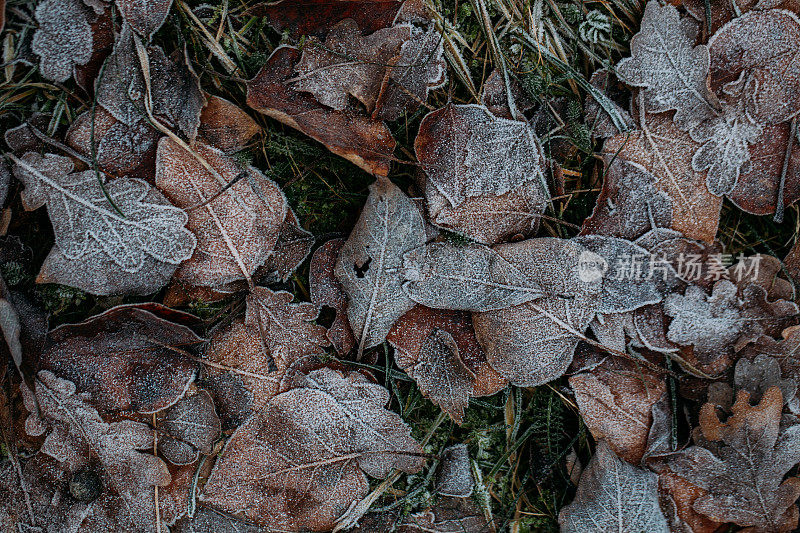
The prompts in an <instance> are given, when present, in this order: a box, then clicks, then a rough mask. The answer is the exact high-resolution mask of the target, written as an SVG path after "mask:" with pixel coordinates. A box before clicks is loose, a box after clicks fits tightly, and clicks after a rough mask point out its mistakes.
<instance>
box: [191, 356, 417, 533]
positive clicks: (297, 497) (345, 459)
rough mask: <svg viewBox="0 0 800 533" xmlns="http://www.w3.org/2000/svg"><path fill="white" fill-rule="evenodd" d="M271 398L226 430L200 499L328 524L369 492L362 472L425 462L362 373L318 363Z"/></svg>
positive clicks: (286, 524)
mask: <svg viewBox="0 0 800 533" xmlns="http://www.w3.org/2000/svg"><path fill="white" fill-rule="evenodd" d="M296 382H297V383H296V385H295V388H293V389H291V390H289V391H287V392H284V393H281V394H279V395H278V396H275V397H274V398H272V399H271V400H270V401H269V403H268V404H267V405H266V407H265V408H264V409H263V410H262V411H260V412H259V413H258V414H257V415H255V416H253V417H252V418H250V419H249V420H248V421H247V422H246V423H245V424H244V425H243V426H242V427H240V428H239V429H238V430H236V432H235V433H234V434H233V435H232V436H231V438H230V440H229V441H228V443H227V444H226V446H225V448H224V450H223V452H222V456H221V457H220V459H219V460H218V461H217V464H216V465H215V466H214V470H213V472H212V473H211V477H210V478H209V480H208V482H207V483H206V485H205V488H204V489H203V495H202V499H203V500H204V501H206V502H207V503H209V504H211V505H213V506H214V507H217V508H220V509H222V510H225V511H228V512H232V513H241V514H243V515H244V516H246V517H247V518H249V519H251V520H254V521H255V522H257V523H258V524H260V525H263V526H266V527H269V528H274V529H282V530H287V531H302V530H312V531H325V530H328V529H332V528H333V527H334V525H335V523H336V519H337V518H339V517H340V516H341V515H342V514H344V513H345V512H346V511H347V510H348V509H349V508H350V506H351V505H352V504H354V503H356V502H357V501H359V500H360V499H361V498H363V497H364V496H366V494H367V492H368V491H369V485H368V483H367V478H366V475H365V474H369V475H370V476H373V477H377V478H383V477H385V476H387V475H388V474H389V473H390V472H391V470H392V469H393V468H399V469H401V470H404V471H406V472H416V471H418V470H419V469H420V468H421V467H422V460H421V458H420V457H419V454H420V453H421V452H422V449H421V447H420V446H419V444H417V443H416V441H414V440H413V439H412V438H411V437H410V429H409V428H408V427H407V426H406V425H405V424H404V423H403V422H402V420H401V419H400V417H399V416H397V415H396V414H395V413H392V412H391V411H387V410H385V409H384V408H383V406H384V405H385V404H386V403H387V402H388V400H389V392H388V391H387V390H386V389H384V388H383V387H381V386H380V385H377V384H374V383H371V382H370V381H369V380H367V378H365V377H364V375H362V374H360V373H350V374H348V375H344V374H342V373H340V372H337V371H334V370H330V369H326V368H323V369H320V370H316V371H313V372H311V373H310V374H308V375H307V376H303V375H299V376H298V377H297V380H296Z"/></svg>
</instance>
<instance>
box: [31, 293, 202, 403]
mask: <svg viewBox="0 0 800 533" xmlns="http://www.w3.org/2000/svg"><path fill="white" fill-rule="evenodd" d="M151 311H152V312H151ZM165 312H166V308H165V307H162V306H160V305H158V304H150V305H146V304H144V305H142V306H141V307H140V306H137V305H135V304H134V305H121V306H118V307H114V308H112V309H109V310H108V311H106V312H105V313H102V314H100V315H97V316H95V317H92V318H90V319H89V320H87V321H85V322H81V323H79V324H68V325H63V326H60V327H58V328H56V329H54V330H53V331H51V332H50V334H49V335H48V342H47V346H46V348H45V350H43V351H42V354H41V356H40V360H39V367H40V368H41V369H42V370H49V371H51V372H53V373H54V374H55V375H57V376H58V377H60V378H63V379H68V380H70V381H72V382H73V383H74V384H75V386H76V387H77V390H78V391H80V392H82V393H87V394H88V397H87V399H88V400H90V401H91V402H92V404H93V405H94V406H95V407H97V408H99V409H101V410H103V411H108V412H119V411H136V412H142V413H152V412H155V411H159V410H161V409H165V408H166V407H169V406H170V405H173V404H174V403H175V402H177V401H178V399H179V398H181V397H182V396H183V395H184V394H185V393H186V390H187V389H188V387H189V385H190V384H191V383H192V382H193V381H194V379H195V376H196V374H197V364H196V363H195V362H194V361H193V360H192V359H191V357H190V355H188V354H186V351H188V350H190V349H191V347H192V346H194V345H198V344H200V343H201V342H202V341H203V339H202V338H200V337H198V336H197V335H196V334H195V333H194V332H193V331H192V330H191V329H189V328H188V327H186V326H182V325H180V324H176V323H174V322H170V321H168V320H166V319H165V318H162V317H161V316H159V314H163V313H165ZM169 312H170V313H178V315H180V316H185V315H183V313H179V312H177V311H171V310H169ZM156 313H158V314H156ZM167 316H169V315H167ZM176 348H179V349H180V350H181V351H178V350H176Z"/></svg>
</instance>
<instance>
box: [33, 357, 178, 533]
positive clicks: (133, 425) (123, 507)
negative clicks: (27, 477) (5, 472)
mask: <svg viewBox="0 0 800 533" xmlns="http://www.w3.org/2000/svg"><path fill="white" fill-rule="evenodd" d="M36 398H37V402H38V404H39V411H40V413H41V415H42V416H43V417H44V418H45V420H46V421H47V423H48V425H49V426H50V432H49V433H48V435H47V438H46V439H45V441H44V444H42V447H41V449H40V451H39V453H41V454H43V455H47V456H50V457H52V458H53V459H55V460H56V461H58V462H59V465H60V467H61V468H62V469H63V470H65V471H67V472H69V473H70V474H72V475H74V474H75V473H76V472H80V471H85V470H89V471H91V472H93V475H94V476H96V477H97V478H98V479H99V480H100V482H101V484H102V492H101V495H100V497H99V499H95V500H94V502H93V503H92V504H91V505H90V506H88V508H87V509H86V511H87V512H86V514H85V515H83V520H82V521H81V522H85V523H86V524H87V525H90V526H91V525H92V524H93V522H95V521H97V522H100V523H101V524H102V523H103V522H106V523H107V522H110V524H109V525H112V529H117V528H119V529H124V530H128V531H136V532H139V531H151V529H152V525H153V524H154V523H155V516H156V509H155V505H154V498H153V495H154V491H153V487H166V486H167V485H169V483H170V481H171V476H170V473H169V470H168V469H167V466H166V464H164V462H163V461H161V459H159V458H157V457H155V456H153V455H151V454H149V453H144V452H140V451H138V450H145V449H148V448H152V446H153V431H152V430H151V429H150V428H149V427H148V426H146V425H145V424H140V423H138V422H133V421H131V420H123V421H121V422H113V423H110V424H109V423H106V422H104V421H103V419H102V418H100V416H99V415H98V413H97V411H96V410H95V409H94V408H93V407H91V406H90V405H88V404H87V403H86V401H85V399H84V398H83V397H82V396H81V395H79V394H77V393H76V390H75V385H74V384H73V383H72V382H70V381H67V380H64V379H60V378H57V377H56V376H55V375H53V374H52V373H50V372H47V371H43V372H39V374H38V379H37V380H36ZM105 513H113V514H111V516H104V514H105ZM90 529H91V528H90Z"/></svg>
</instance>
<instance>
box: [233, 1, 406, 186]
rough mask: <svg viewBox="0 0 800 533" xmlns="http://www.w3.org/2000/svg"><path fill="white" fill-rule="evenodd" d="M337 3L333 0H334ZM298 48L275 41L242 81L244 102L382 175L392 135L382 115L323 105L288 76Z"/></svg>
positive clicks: (391, 149) (388, 161) (391, 148)
mask: <svg viewBox="0 0 800 533" xmlns="http://www.w3.org/2000/svg"><path fill="white" fill-rule="evenodd" d="M337 3H338V2H337ZM299 60H300V51H299V50H298V49H297V48H294V47H290V46H279V47H278V48H276V49H275V51H274V52H273V53H272V55H271V56H270V57H269V59H268V60H267V63H266V64H265V65H264V67H263V68H262V69H261V70H260V71H259V73H258V74H257V75H256V77H255V78H253V79H252V80H250V81H249V82H248V83H247V105H249V106H250V107H252V108H253V109H255V110H256V111H258V112H259V113H263V114H265V115H267V116H269V117H272V118H273V119H275V120H277V121H279V122H281V123H283V124H286V125H287V126H289V127H292V128H294V129H296V130H298V131H300V132H302V133H303V134H305V135H308V136H309V137H311V138H312V139H314V140H317V141H319V142H321V143H322V144H324V145H325V147H326V148H327V149H328V150H330V151H331V152H333V153H334V154H336V155H338V156H341V157H343V158H345V159H347V160H348V161H350V162H352V163H353V164H355V165H358V166H359V167H360V168H362V169H364V170H365V171H366V172H369V173H371V174H374V175H376V176H384V177H385V176H386V175H388V173H389V167H390V166H391V161H392V159H393V156H392V153H393V152H394V149H395V144H396V143H395V140H394V138H393V137H392V132H391V131H390V130H389V128H388V127H387V126H386V124H384V123H383V121H381V120H377V119H373V118H371V117H366V116H363V115H359V114H355V113H345V112H343V111H337V110H335V109H332V108H330V107H327V106H324V105H322V104H320V103H319V102H317V100H316V99H315V98H314V97H313V96H312V95H310V94H308V93H303V92H299V91H296V90H295V89H294V88H293V87H292V86H291V83H290V82H289V80H290V79H292V78H293V74H294V65H295V64H296V63H297V62H298V61H299Z"/></svg>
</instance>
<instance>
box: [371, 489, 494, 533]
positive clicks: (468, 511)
mask: <svg viewBox="0 0 800 533" xmlns="http://www.w3.org/2000/svg"><path fill="white" fill-rule="evenodd" d="M492 520H493V519H489V520H487V518H486V516H484V512H483V510H482V509H481V508H480V507H479V506H478V504H476V503H475V501H474V499H472V498H450V497H446V498H439V500H438V501H437V503H436V505H434V506H432V507H428V508H427V509H425V510H423V511H420V512H418V513H414V514H410V515H408V517H406V518H405V519H404V521H403V523H402V524H400V525H399V528H398V529H397V531H402V533H494V532H495V531H497V530H496V528H495V523H494V522H493V521H492ZM381 522H382V523H386V520H385V519H384V520H382V521H381ZM366 531H376V529H375V528H373V529H366Z"/></svg>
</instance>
